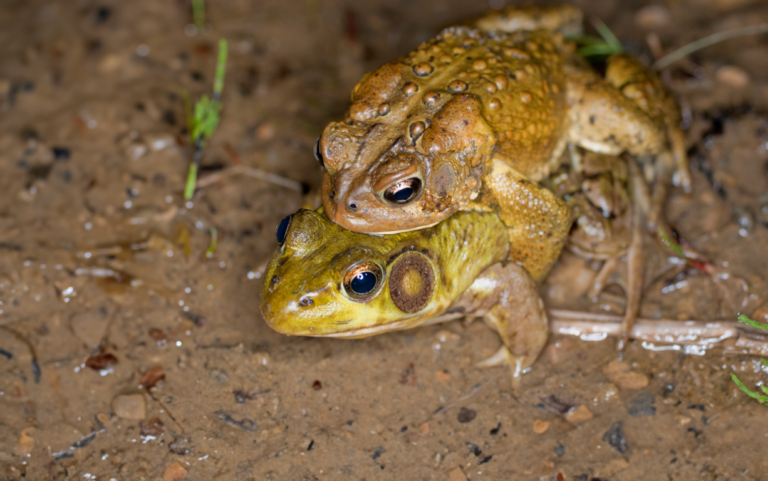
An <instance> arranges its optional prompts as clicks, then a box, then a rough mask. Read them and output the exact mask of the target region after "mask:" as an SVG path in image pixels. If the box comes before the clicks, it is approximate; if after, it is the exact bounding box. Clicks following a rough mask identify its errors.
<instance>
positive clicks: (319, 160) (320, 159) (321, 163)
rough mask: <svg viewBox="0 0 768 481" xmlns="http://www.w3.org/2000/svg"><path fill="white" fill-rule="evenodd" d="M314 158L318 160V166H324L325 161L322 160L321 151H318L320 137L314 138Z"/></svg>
mask: <svg viewBox="0 0 768 481" xmlns="http://www.w3.org/2000/svg"><path fill="white" fill-rule="evenodd" d="M315 159H317V161H318V162H320V167H323V168H325V162H323V153H322V152H320V137H318V138H317V140H315Z"/></svg>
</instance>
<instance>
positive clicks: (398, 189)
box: [384, 177, 421, 205]
mask: <svg viewBox="0 0 768 481" xmlns="http://www.w3.org/2000/svg"><path fill="white" fill-rule="evenodd" d="M419 194H421V179H419V178H418V177H411V178H410V179H405V180H401V181H400V182H398V183H397V184H395V185H393V186H391V187H390V188H388V189H387V190H385V191H384V199H385V200H387V201H388V202H390V203H392V204H398V205H403V204H407V203H409V202H411V201H413V200H415V199H416V198H417V197H418V196H419Z"/></svg>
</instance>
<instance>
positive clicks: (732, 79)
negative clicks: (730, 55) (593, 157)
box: [715, 65, 749, 89]
mask: <svg viewBox="0 0 768 481" xmlns="http://www.w3.org/2000/svg"><path fill="white" fill-rule="evenodd" d="M715 78H716V79H717V81H718V82H720V83H722V84H725V85H728V86H729V87H733V88H739V89H740V88H744V87H746V86H747V85H749V74H748V73H747V72H745V71H744V70H742V69H740V68H739V67H734V66H733V65H725V66H723V67H720V68H719V69H717V72H716V73H715Z"/></svg>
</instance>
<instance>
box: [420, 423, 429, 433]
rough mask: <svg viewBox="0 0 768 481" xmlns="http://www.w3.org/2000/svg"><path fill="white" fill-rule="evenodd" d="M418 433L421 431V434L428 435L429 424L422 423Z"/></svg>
mask: <svg viewBox="0 0 768 481" xmlns="http://www.w3.org/2000/svg"><path fill="white" fill-rule="evenodd" d="M419 431H421V434H429V423H424V424H422V425H421V426H419Z"/></svg>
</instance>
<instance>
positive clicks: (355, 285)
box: [349, 272, 376, 294]
mask: <svg viewBox="0 0 768 481" xmlns="http://www.w3.org/2000/svg"><path fill="white" fill-rule="evenodd" d="M349 287H350V288H351V289H352V290H353V291H354V292H355V293H356V294H368V293H369V292H371V291H372V290H373V288H374V287H376V274H374V273H373V272H361V273H360V274H358V275H356V276H355V277H354V278H353V279H352V282H350V283H349Z"/></svg>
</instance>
